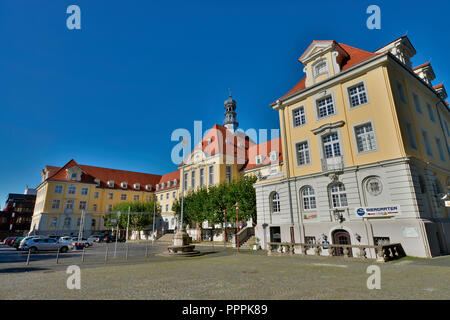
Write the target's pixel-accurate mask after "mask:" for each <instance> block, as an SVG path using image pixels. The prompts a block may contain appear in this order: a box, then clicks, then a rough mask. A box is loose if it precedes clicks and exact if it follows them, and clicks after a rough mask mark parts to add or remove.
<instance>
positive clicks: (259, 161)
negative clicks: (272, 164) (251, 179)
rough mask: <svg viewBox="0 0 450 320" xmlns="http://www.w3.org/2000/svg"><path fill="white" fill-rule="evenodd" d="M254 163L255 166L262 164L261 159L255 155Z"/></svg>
mask: <svg viewBox="0 0 450 320" xmlns="http://www.w3.org/2000/svg"><path fill="white" fill-rule="evenodd" d="M255 162H256V164H261V163H262V157H261V156H260V155H257V156H256V157H255Z"/></svg>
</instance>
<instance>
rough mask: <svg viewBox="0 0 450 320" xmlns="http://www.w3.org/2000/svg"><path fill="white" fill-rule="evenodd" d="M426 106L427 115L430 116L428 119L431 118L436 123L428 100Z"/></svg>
mask: <svg viewBox="0 0 450 320" xmlns="http://www.w3.org/2000/svg"><path fill="white" fill-rule="evenodd" d="M426 106H427V112H428V117H429V118H430V120H431V121H432V122H433V123H436V117H435V116H434V111H433V107H432V106H431V104H430V103H428V102H426Z"/></svg>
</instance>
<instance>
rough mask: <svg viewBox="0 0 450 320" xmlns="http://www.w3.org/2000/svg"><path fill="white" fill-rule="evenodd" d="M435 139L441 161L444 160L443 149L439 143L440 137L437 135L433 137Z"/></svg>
mask: <svg viewBox="0 0 450 320" xmlns="http://www.w3.org/2000/svg"><path fill="white" fill-rule="evenodd" d="M435 141H436V147H437V149H438V152H439V158H441V160H442V161H443V162H445V155H444V149H443V148H442V144H441V139H439V138H438V137H436V138H435Z"/></svg>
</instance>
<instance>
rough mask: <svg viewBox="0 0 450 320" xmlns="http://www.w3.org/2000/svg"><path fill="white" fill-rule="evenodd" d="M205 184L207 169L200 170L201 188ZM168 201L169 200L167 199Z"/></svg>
mask: <svg viewBox="0 0 450 320" xmlns="http://www.w3.org/2000/svg"><path fill="white" fill-rule="evenodd" d="M204 184H205V169H203V168H200V188H201V187H203V185H204ZM167 199H169V198H168V197H167Z"/></svg>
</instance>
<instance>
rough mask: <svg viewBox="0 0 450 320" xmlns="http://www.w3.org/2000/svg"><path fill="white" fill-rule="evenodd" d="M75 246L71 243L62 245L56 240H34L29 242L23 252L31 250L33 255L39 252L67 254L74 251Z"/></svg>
mask: <svg viewBox="0 0 450 320" xmlns="http://www.w3.org/2000/svg"><path fill="white" fill-rule="evenodd" d="M72 249H73V246H72V245H71V244H69V243H64V242H63V243H60V242H58V241H56V239H52V238H45V239H43V238H34V239H30V240H28V241H27V242H26V243H25V244H24V246H23V250H30V252H31V253H35V252H38V251H59V252H62V253H64V252H67V251H69V250H72Z"/></svg>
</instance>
